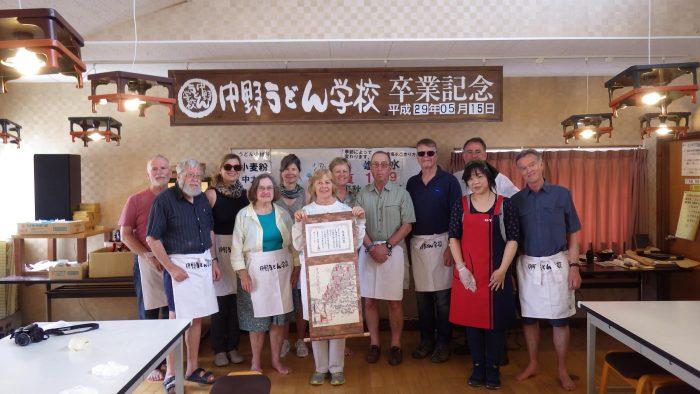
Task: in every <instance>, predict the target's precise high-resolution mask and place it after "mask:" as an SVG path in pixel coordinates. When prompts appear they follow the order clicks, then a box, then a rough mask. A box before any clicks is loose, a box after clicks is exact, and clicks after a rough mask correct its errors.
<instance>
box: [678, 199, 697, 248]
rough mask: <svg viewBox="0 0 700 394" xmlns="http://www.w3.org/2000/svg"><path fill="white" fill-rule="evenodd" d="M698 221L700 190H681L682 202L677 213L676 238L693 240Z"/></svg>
mask: <svg viewBox="0 0 700 394" xmlns="http://www.w3.org/2000/svg"><path fill="white" fill-rule="evenodd" d="M698 223H700V192H689V191H685V192H683V203H682V205H681V212H680V214H679V215H678V227H676V238H683V239H687V240H689V241H695V235H696V233H697V230H698Z"/></svg>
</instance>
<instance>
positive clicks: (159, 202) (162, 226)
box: [146, 184, 214, 254]
mask: <svg viewBox="0 0 700 394" xmlns="http://www.w3.org/2000/svg"><path fill="white" fill-rule="evenodd" d="M213 226H214V217H213V216H212V213H211V207H210V206H209V200H207V197H206V196H205V195H204V193H200V194H198V195H197V196H195V197H194V198H193V201H192V202H189V201H187V199H186V198H185V195H184V194H183V193H182V190H180V188H179V187H178V186H177V184H176V185H175V186H173V187H171V188H168V189H167V190H165V191H164V192H162V193H160V194H159V195H158V196H157V197H156V198H155V200H153V206H152V207H151V214H150V215H149V217H148V230H147V232H146V234H147V235H148V236H149V237H153V238H155V239H157V240H160V241H161V242H162V243H163V246H164V247H165V251H166V252H167V253H168V254H195V253H204V251H206V250H207V249H209V248H211V231H212V229H213Z"/></svg>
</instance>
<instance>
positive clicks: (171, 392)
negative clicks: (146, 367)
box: [163, 375, 175, 394]
mask: <svg viewBox="0 0 700 394" xmlns="http://www.w3.org/2000/svg"><path fill="white" fill-rule="evenodd" d="M163 388H164V389H165V392H166V393H168V394H175V376H174V375H173V376H168V377H167V378H165V379H164V380H163Z"/></svg>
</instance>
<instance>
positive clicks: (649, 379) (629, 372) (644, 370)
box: [598, 351, 678, 394]
mask: <svg viewBox="0 0 700 394" xmlns="http://www.w3.org/2000/svg"><path fill="white" fill-rule="evenodd" d="M611 370H612V371H614V372H615V373H616V374H617V375H618V376H620V377H621V378H622V380H624V381H625V382H626V383H627V384H629V385H630V386H631V387H633V388H634V389H635V393H636V394H642V393H645V392H651V390H649V389H648V388H647V387H648V386H649V387H651V386H653V385H654V384H656V383H657V382H666V381H671V380H678V378H676V377H674V376H673V375H671V374H669V373H668V371H666V370H665V369H663V368H661V367H660V366H658V365H656V364H655V363H654V362H653V361H651V360H649V359H648V358H646V357H644V356H642V355H641V354H639V353H636V352H614V351H613V352H608V353H607V354H606V355H605V361H604V362H603V373H602V375H601V377H600V389H599V391H598V392H599V394H605V393H606V392H607V385H608V375H609V374H610V371H611ZM650 385H651V386H650Z"/></svg>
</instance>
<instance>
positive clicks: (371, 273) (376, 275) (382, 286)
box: [358, 245, 405, 301]
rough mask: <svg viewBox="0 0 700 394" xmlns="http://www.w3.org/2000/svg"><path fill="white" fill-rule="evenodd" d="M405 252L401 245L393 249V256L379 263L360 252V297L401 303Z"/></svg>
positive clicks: (362, 251) (367, 254)
mask: <svg viewBox="0 0 700 394" xmlns="http://www.w3.org/2000/svg"><path fill="white" fill-rule="evenodd" d="M404 260H405V258H404V251H403V247H402V246H401V245H396V246H394V247H393V248H392V249H391V256H389V258H388V259H387V260H386V261H385V262H383V263H377V262H376V261H374V259H373V258H372V256H370V254H369V253H366V252H365V251H364V250H360V255H359V260H358V265H359V271H360V295H361V296H362V297H366V298H376V299H379V300H390V301H400V300H402V299H403V290H404V286H403V284H404V271H405V265H404V264H405V261H404Z"/></svg>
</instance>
